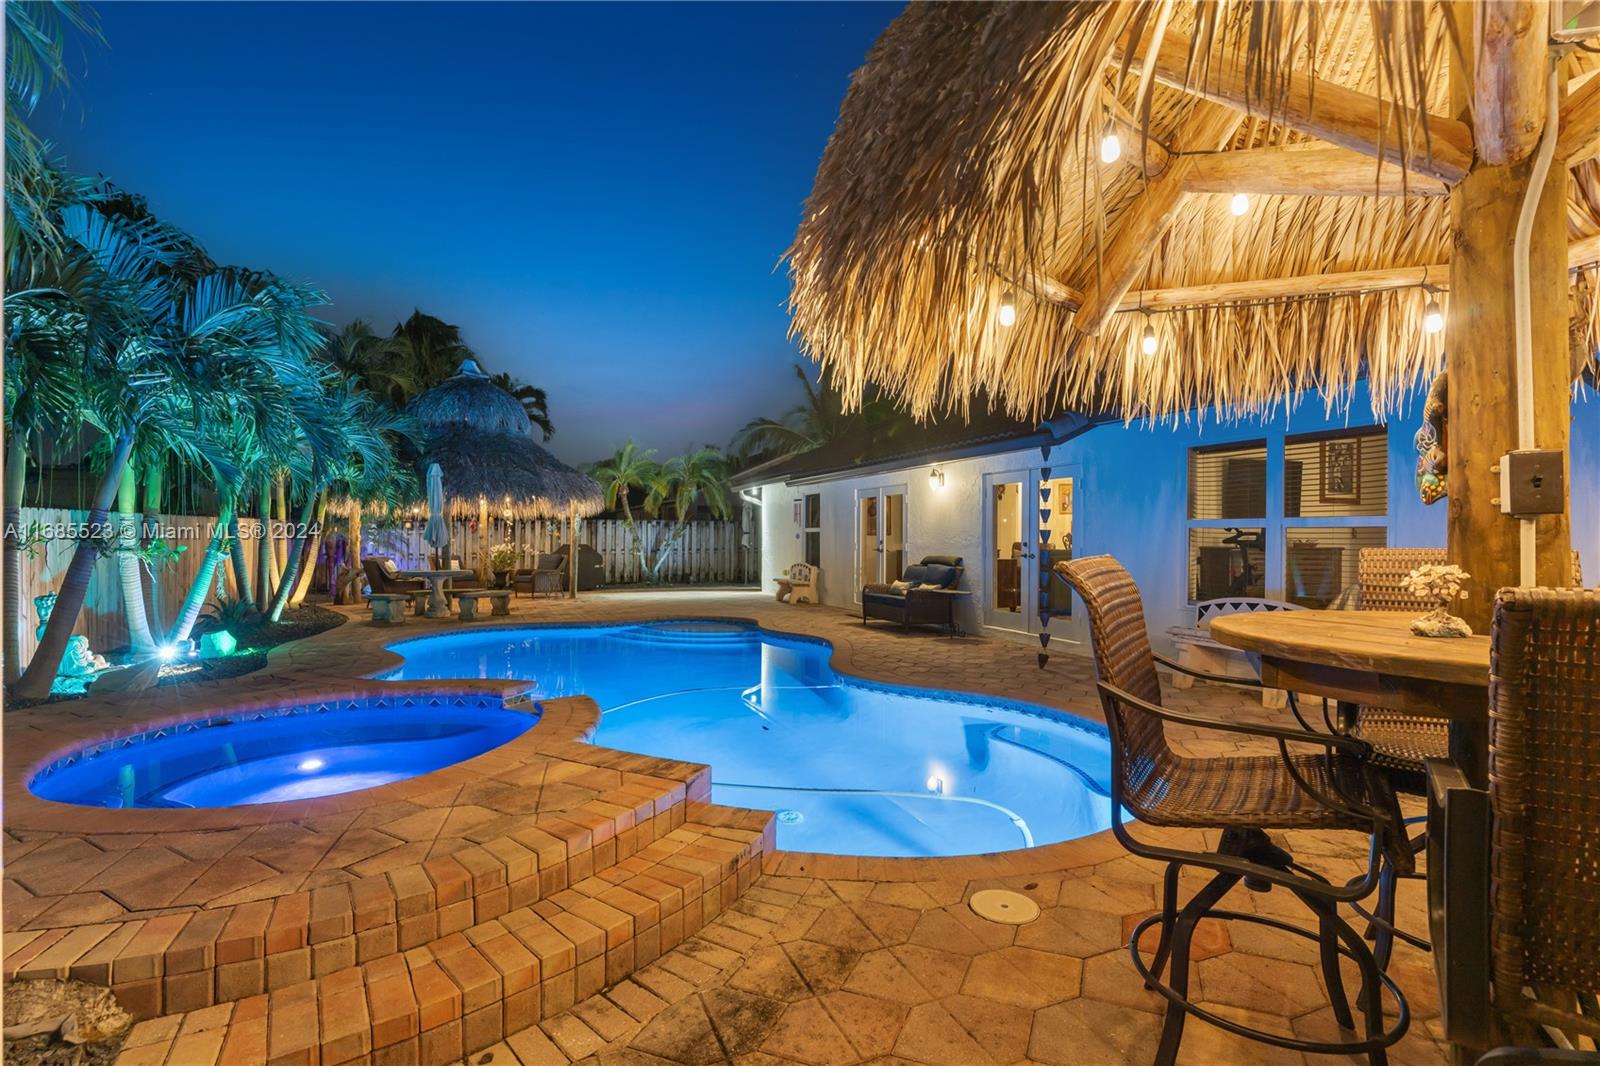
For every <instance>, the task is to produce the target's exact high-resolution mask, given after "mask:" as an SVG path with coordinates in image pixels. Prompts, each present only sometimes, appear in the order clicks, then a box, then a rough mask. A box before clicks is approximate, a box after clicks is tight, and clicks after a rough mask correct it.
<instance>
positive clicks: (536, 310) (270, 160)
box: [35, 3, 899, 462]
mask: <svg viewBox="0 0 1600 1066" xmlns="http://www.w3.org/2000/svg"><path fill="white" fill-rule="evenodd" d="M98 10H99V13H100V16H101V19H102V22H103V26H104V31H105V37H106V40H107V43H108V46H109V47H105V48H101V47H99V46H95V45H91V46H89V47H88V48H87V49H86V52H85V55H84V57H83V64H82V66H83V73H82V74H81V76H79V77H78V78H77V80H76V82H75V83H74V85H73V87H72V89H71V90H70V92H69V93H68V94H66V95H65V96H63V97H59V98H57V99H55V100H50V101H47V102H46V103H45V104H44V105H43V106H42V107H41V113H40V114H38V115H37V116H36V117H35V123H36V127H37V128H38V129H39V131H40V132H41V133H42V134H43V135H45V136H46V137H48V138H49V139H50V140H52V141H53V142H55V144H56V145H57V146H58V148H59V149H60V150H61V152H62V154H63V155H64V156H65V158H66V160H67V163H68V165H69V166H70V167H72V168H73V169H75V170H79V171H82V172H86V173H103V174H104V175H106V176H107V177H108V178H110V179H112V180H113V181H115V182H116V183H117V184H119V185H121V186H123V187H124V188H127V189H129V190H131V191H134V192H139V193H143V194H144V195H146V196H147V197H148V198H149V200H150V203H151V206H152V208H153V209H154V210H156V211H157V212H158V213H160V214H161V215H163V216H165V217H167V218H169V219H171V220H172V221H173V222H176V223H177V224H179V225H181V226H183V227H184V228H185V229H187V230H188V231H189V232H191V233H193V234H194V235H195V236H196V237H198V238H199V239H200V240H201V242H202V243H203V244H204V245H205V246H206V248H207V250H209V251H210V252H211V254H212V256H213V257H215V258H216V259H217V260H219V261H221V262H224V263H238V264H243V265H248V266H253V267H259V268H264V269H269V270H273V271H276V272H277V273H280V274H283V275H285V276H287V277H291V278H294V279H295V280H298V281H304V282H308V283H312V284H315V285H317V286H319V287H320V288H322V289H323V290H324V291H326V292H327V293H328V294H329V296H330V297H331V300H332V303H331V306H329V307H328V308H326V309H325V311H324V315H325V317H327V318H329V319H330V320H332V321H334V322H338V323H344V322H347V321H349V320H350V319H352V318H357V317H360V318H366V319H368V320H369V321H371V322H372V323H373V324H374V326H376V327H378V328H380V329H384V330H387V329H388V328H389V327H390V326H392V325H393V324H394V323H395V322H396V321H398V320H399V319H401V318H403V317H405V315H407V314H409V313H410V311H411V309H412V308H413V307H414V306H416V307H421V308H422V309H424V310H425V311H428V312H429V313H432V314H435V315H438V316H440V317H441V318H444V319H446V320H448V321H451V322H455V323H457V324H458V325H460V326H461V327H462V329H463V331H464V333H465V335H466V339H467V341H468V343H469V344H471V345H472V346H473V347H474V348H476V349H477V350H478V351H479V353H480V355H481V356H482V357H483V361H484V362H485V364H486V365H488V366H489V367H490V368H491V369H492V370H505V371H509V372H510V373H512V374H514V375H516V376H518V377H521V378H523V379H525V380H528V381H531V382H533V383H535V384H538V385H542V386H544V387H545V388H547V389H548V390H549V391H550V402H551V411H552V415H553V417H554V419H555V423H556V430H557V431H556V436H555V438H554V439H553V440H552V442H551V446H552V448H553V449H554V450H555V451H556V453H557V454H558V455H560V456H561V457H562V458H564V459H567V460H569V461H573V462H584V461H588V460H591V459H594V458H597V457H599V456H601V455H604V454H608V453H609V452H610V451H611V450H612V448H614V447H615V446H616V445H617V444H620V443H621V442H622V440H623V439H625V438H626V437H628V436H630V435H631V436H633V437H635V438H636V439H638V440H639V441H640V442H641V443H643V444H646V445H648V446H651V447H657V448H660V449H662V451H663V452H664V453H673V452H677V451H680V450H682V449H684V448H686V447H688V446H691V445H696V444H701V443H722V442H724V441H725V440H726V439H727V437H728V436H729V435H730V434H731V433H732V431H733V430H735V429H737V428H738V427H739V426H740V425H742V424H743V423H744V422H745V421H746V420H748V419H749V418H751V417H753V416H755V415H761V414H777V413H779V411H781V410H782V409H783V408H785V407H787V406H789V405H791V404H792V403H794V402H795V401H796V400H797V398H798V394H797V390H796V389H795V386H794V384H793V381H792V378H791V377H790V371H789V369H788V368H789V365H790V364H791V363H792V362H793V361H794V359H795V358H796V355H795V352H794V349H793V348H792V346H791V345H790V344H789V342H788V341H787V339H786V337H785V333H786V330H787V326H788V319H787V315H786V314H785V312H784V309H783V301H784V298H785V296H786V294H787V292H788V285H787V281H786V279H785V278H784V276H783V274H782V272H781V270H777V269H775V268H776V267H777V264H778V260H779V257H780V256H781V255H782V253H783V250H784V248H785V247H786V246H787V244H788V242H789V240H790V238H791V237H792V236H793V233H794V229H795V226H796V224H797V223H798V221H799V217H800V205H801V201H802V200H803V199H804V197H805V196H806V194H807V193H808V192H809V190H810V186H811V178H812V175H813V173H814V171H815V169H816V165H817V161H818V159H819V158H820V156H821V153H822V149H823V146H824V145H825V144H826V142H827V138H828V134H829V133H830V132H831V130H832V127H833V122H834V119H835V118H836V116H837V114H838V108H839V103H840V101H841V100H842V99H843V97H844V93H845V90H846V88H847V86H848V84H849V76H850V74H851V72H852V71H854V70H855V68H856V67H858V66H860V64H861V62H862V60H863V59H864V57H865V55H866V52H867V50H868V49H869V48H870V47H871V45H872V43H873V41H874V40H876V38H877V36H878V34H879V33H880V32H881V31H882V30H883V28H884V27H885V26H886V25H887V24H888V23H889V21H890V20H891V19H892V18H893V17H894V15H895V14H896V12H897V11H898V10H899V5H898V4H843V3H837V4H780V3H766V4H734V3H723V4H666V3H663V4H641V5H634V4H534V3H520V4H514V3H498V4H477V3H399V4H391V3H362V4H332V3H296V4H268V3H227V4H224V3H215V4H212V3H206V4H178V3H162V4H154V3H114V4H100V5H98Z"/></svg>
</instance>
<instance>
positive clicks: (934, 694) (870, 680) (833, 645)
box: [365, 615, 1110, 850]
mask: <svg viewBox="0 0 1600 1066" xmlns="http://www.w3.org/2000/svg"><path fill="white" fill-rule="evenodd" d="M693 623H715V624H720V625H737V626H739V627H742V628H746V629H750V630H752V631H754V632H756V633H758V634H762V635H765V636H770V637H776V638H778V639H779V640H791V641H794V642H796V643H800V644H813V645H820V646H822V647H825V648H827V649H828V668H829V669H830V670H832V671H833V672H834V673H835V674H836V675H838V676H839V677H840V678H841V679H842V680H843V681H844V682H845V683H846V684H849V685H854V686H857V687H859V688H864V689H868V690H871V691H876V692H889V693H900V694H906V695H913V696H919V697H923V698H927V699H932V700H939V701H942V702H950V703H966V704H979V705H998V706H1000V707H1003V708H1005V709H1007V710H1016V711H1021V712H1023V713H1027V714H1039V715H1043V716H1046V717H1050V718H1056V719H1060V720H1062V722H1063V723H1064V724H1066V725H1068V726H1070V727H1072V728H1074V729H1082V730H1083V731H1085V732H1087V733H1091V734H1093V735H1095V736H1097V737H1100V738H1102V739H1107V740H1109V738H1110V733H1109V732H1108V731H1107V729H1106V725H1105V723H1104V722H1102V721H1100V720H1098V719H1096V718H1090V717H1087V716H1085V715H1083V714H1080V713H1078V712H1077V711H1071V710H1067V709H1066V708H1062V707H1052V706H1050V705H1049V704H1046V703H1038V702H1032V701H1029V700H1021V699H1017V698H1016V697H1015V696H1001V695H997V694H995V693H991V692H974V691H972V690H970V689H957V688H948V689H944V688H927V687H925V686H922V685H913V684H908V683H906V682H903V681H891V680H889V679H887V678H883V677H877V676H866V675H863V674H861V673H859V672H857V671H855V670H852V669H848V668H847V667H846V666H844V665H843V664H842V663H841V661H840V647H839V644H838V643H837V642H835V641H832V640H829V639H828V638H827V637H819V636H815V635H813V634H810V633H795V632H792V631H789V630H782V629H774V628H772V627H771V626H768V625H765V624H763V623H761V622H759V621H757V620H756V619H754V618H741V617H733V616H727V615H674V616H672V617H664V618H644V619H633V620H617V621H608V622H572V621H565V622H511V623H497V624H495V625H488V626H474V627H473V628H472V629H470V630H456V629H452V630H446V631H443V632H433V633H419V634H417V635H415V636H405V637H402V638H400V639H399V640H393V641H389V642H387V643H385V644H384V645H383V651H384V652H385V653H386V656H387V657H389V658H393V659H394V660H395V662H394V663H393V664H392V665H385V666H384V667H382V668H381V669H379V670H374V671H371V672H370V673H368V674H366V675H365V679H366V680H368V681H373V682H379V683H385V682H384V681H383V678H382V677H381V675H382V674H386V673H389V672H392V671H393V670H395V669H397V668H399V667H400V666H403V665H405V656H403V655H400V654H398V653H397V652H395V650H394V649H395V648H397V647H403V646H404V645H407V644H417V643H421V642H423V641H427V640H434V639H437V638H439V637H452V636H464V635H467V634H472V635H476V634H479V633H515V632H522V631H526V630H548V629H623V628H628V627H633V626H654V625H685V624H693ZM847 658H848V661H850V662H851V663H852V664H853V661H854V656H853V655H851V656H848V657H847ZM458 680H460V679H458ZM478 680H482V679H478ZM387 683H393V682H387ZM435 683H441V684H449V683H452V681H451V679H439V680H437V681H436V682H435ZM1023 850H1028V849H1023Z"/></svg>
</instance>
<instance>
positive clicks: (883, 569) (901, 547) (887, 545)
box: [856, 485, 908, 603]
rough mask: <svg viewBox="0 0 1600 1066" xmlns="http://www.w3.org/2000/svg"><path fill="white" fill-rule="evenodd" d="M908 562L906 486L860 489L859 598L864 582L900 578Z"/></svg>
mask: <svg viewBox="0 0 1600 1066" xmlns="http://www.w3.org/2000/svg"><path fill="white" fill-rule="evenodd" d="M907 562H908V560H907V559H906V487H905V486H904V485H883V486H879V487H878V488H871V489H858V490H856V602H858V603H859V602H860V601H861V587H862V586H863V585H871V584H883V583H887V582H890V581H894V580H897V579H898V578H899V577H900V575H901V574H903V573H905V569H906V563H907Z"/></svg>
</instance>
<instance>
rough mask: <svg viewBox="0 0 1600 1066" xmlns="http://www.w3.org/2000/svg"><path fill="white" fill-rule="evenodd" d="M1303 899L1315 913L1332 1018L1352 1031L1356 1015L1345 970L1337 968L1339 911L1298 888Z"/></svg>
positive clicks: (1341, 1026)
mask: <svg viewBox="0 0 1600 1066" xmlns="http://www.w3.org/2000/svg"><path fill="white" fill-rule="evenodd" d="M1295 895H1297V896H1299V897H1300V902H1302V903H1304V904H1305V905H1306V906H1307V907H1308V908H1310V910H1311V912H1312V913H1313V914H1315V915H1316V916H1317V949H1318V954H1319V956H1320V958H1321V962H1322V979H1323V981H1324V982H1325V983H1326V984H1327V986H1328V1004H1329V1006H1331V1007H1332V1008H1333V1020H1334V1021H1336V1022H1338V1023H1339V1027H1340V1028H1341V1029H1348V1030H1350V1031H1351V1032H1354V1031H1355V1028H1356V1020H1355V1016H1354V1015H1352V1014H1351V1013H1350V997H1349V996H1348V995H1347V994H1346V993H1345V990H1344V974H1343V972H1341V971H1340V969H1339V930H1338V926H1339V925H1340V924H1341V919H1340V918H1339V914H1338V911H1337V910H1336V909H1335V908H1334V906H1333V904H1331V903H1329V902H1328V901H1327V900H1321V899H1317V898H1316V897H1315V896H1312V895H1310V894H1309V893H1305V892H1297V893H1295Z"/></svg>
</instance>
